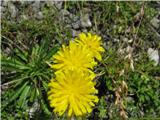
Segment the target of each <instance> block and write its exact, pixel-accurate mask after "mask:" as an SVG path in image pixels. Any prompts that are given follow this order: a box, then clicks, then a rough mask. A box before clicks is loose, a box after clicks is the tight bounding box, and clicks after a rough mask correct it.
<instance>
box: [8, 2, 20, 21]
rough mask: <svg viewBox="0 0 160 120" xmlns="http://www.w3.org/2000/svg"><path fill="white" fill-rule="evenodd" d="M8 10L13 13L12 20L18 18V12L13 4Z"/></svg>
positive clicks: (10, 4) (9, 4) (9, 5)
mask: <svg viewBox="0 0 160 120" xmlns="http://www.w3.org/2000/svg"><path fill="white" fill-rule="evenodd" d="M8 10H9V12H10V13H11V18H16V16H17V12H18V10H17V8H16V7H15V5H14V4H12V3H11V2H9V3H8Z"/></svg>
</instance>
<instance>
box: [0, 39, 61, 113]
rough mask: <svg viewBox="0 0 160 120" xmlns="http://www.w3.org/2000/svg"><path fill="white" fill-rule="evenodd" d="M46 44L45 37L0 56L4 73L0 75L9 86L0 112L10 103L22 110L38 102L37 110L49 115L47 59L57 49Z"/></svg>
mask: <svg viewBox="0 0 160 120" xmlns="http://www.w3.org/2000/svg"><path fill="white" fill-rule="evenodd" d="M48 46H49V42H48V40H47V39H45V40H44V41H42V42H41V44H40V45H38V44H37V45H36V46H35V47H33V48H30V49H29V50H28V51H24V50H23V51H21V50H19V49H17V48H15V49H14V50H13V54H14V56H12V57H6V56H2V60H1V65H2V71H3V72H4V74H5V73H7V76H3V75H2V84H3V85H7V87H8V88H10V89H8V90H7V91H6V92H7V93H8V94H7V95H9V96H6V97H4V99H2V111H3V110H4V109H7V108H8V107H9V106H10V105H11V104H13V103H15V105H17V106H19V108H21V109H23V110H24V108H25V109H27V108H28V107H29V106H32V105H33V103H34V102H36V101H38V104H39V105H40V109H41V110H43V112H45V113H46V114H51V113H50V111H49V109H48V104H47V103H48V102H47V96H46V93H47V89H48V82H49V80H50V79H51V75H52V71H51V70H50V67H49V65H48V64H47V61H49V60H50V58H51V56H52V55H53V54H54V53H55V52H56V51H57V50H58V48H57V47H56V46H55V47H54V49H49V47H48ZM2 95H3V94H2Z"/></svg>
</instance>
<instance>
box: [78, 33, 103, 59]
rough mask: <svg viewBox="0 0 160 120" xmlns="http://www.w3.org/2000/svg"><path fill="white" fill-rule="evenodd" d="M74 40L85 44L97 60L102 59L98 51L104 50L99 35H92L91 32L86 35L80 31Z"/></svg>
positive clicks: (82, 44)
mask: <svg viewBox="0 0 160 120" xmlns="http://www.w3.org/2000/svg"><path fill="white" fill-rule="evenodd" d="M75 41H76V42H77V43H79V44H80V45H81V46H87V48H88V49H89V50H90V51H91V52H92V55H93V56H94V57H95V58H96V59H97V60H99V61H100V60H102V56H101V54H100V53H101V52H104V48H103V47H102V41H101V37H99V36H97V35H92V34H91V33H88V34H87V35H86V34H85V33H81V34H79V37H78V38H76V39H75Z"/></svg>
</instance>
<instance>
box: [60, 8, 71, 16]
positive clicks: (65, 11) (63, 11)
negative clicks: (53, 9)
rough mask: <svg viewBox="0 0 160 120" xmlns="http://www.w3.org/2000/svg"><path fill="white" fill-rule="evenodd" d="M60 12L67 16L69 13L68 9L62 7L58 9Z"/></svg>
mask: <svg viewBox="0 0 160 120" xmlns="http://www.w3.org/2000/svg"><path fill="white" fill-rule="evenodd" d="M60 13H61V15H62V16H68V15H69V14H70V12H69V11H68V10H65V9H62V10H61V11H60Z"/></svg>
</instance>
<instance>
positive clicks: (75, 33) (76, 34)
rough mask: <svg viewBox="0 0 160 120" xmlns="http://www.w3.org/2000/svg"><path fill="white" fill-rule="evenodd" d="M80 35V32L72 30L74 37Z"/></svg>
mask: <svg viewBox="0 0 160 120" xmlns="http://www.w3.org/2000/svg"><path fill="white" fill-rule="evenodd" d="M80 33H81V32H80V31H76V30H73V29H72V37H77V36H78V34H80Z"/></svg>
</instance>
